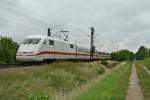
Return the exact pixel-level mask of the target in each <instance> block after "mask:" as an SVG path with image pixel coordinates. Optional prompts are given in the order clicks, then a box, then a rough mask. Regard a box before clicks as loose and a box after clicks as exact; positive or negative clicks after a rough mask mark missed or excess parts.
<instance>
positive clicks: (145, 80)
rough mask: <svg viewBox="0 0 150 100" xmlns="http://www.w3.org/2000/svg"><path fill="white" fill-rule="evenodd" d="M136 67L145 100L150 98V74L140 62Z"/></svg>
mask: <svg viewBox="0 0 150 100" xmlns="http://www.w3.org/2000/svg"><path fill="white" fill-rule="evenodd" d="M136 67H137V72H138V77H139V79H140V85H141V87H142V90H143V93H144V98H145V100H150V75H149V74H148V73H147V72H146V71H145V70H144V69H143V68H142V67H141V66H140V65H139V64H137V65H136Z"/></svg>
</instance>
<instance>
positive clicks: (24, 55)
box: [16, 44, 38, 62]
mask: <svg viewBox="0 0 150 100" xmlns="http://www.w3.org/2000/svg"><path fill="white" fill-rule="evenodd" d="M36 47H37V46H36V45H28V44H27V45H20V47H19V49H18V52H17V54H16V60H17V61H19V62H33V61H38V55H37V54H35V51H36Z"/></svg>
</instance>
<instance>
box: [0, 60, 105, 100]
mask: <svg viewBox="0 0 150 100" xmlns="http://www.w3.org/2000/svg"><path fill="white" fill-rule="evenodd" d="M104 72H105V70H104V68H103V67H102V66H101V65H100V63H93V64H90V63H73V62H60V63H54V64H51V65H43V66H41V67H34V68H20V69H4V70H0V100H48V99H49V100H50V99H53V97H54V95H55V94H57V92H62V93H67V92H70V91H72V90H73V89H74V88H76V87H79V86H81V85H82V84H85V83H87V82H88V81H89V80H92V79H93V78H96V77H98V76H99V75H101V74H103V73H104Z"/></svg>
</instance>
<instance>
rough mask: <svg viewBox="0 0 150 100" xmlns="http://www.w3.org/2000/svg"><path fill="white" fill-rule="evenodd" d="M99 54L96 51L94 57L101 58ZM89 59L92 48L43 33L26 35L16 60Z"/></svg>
mask: <svg viewBox="0 0 150 100" xmlns="http://www.w3.org/2000/svg"><path fill="white" fill-rule="evenodd" d="M98 55H99V53H97V52H95V53H94V56H93V59H95V60H96V59H99V58H100V57H99V56H98ZM89 59H90V49H87V48H85V47H81V46H79V45H77V44H75V43H72V42H69V41H63V40H60V39H56V38H52V37H48V36H41V35H32V36H28V37H26V38H25V39H24V41H23V42H22V43H21V45H20V47H19V49H18V51H17V54H16V60H17V61H19V62H43V61H53V60H89Z"/></svg>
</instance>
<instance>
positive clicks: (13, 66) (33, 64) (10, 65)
mask: <svg viewBox="0 0 150 100" xmlns="http://www.w3.org/2000/svg"><path fill="white" fill-rule="evenodd" d="M37 65H42V64H41V63H38V64H37V63H36V64H35V63H25V64H24V63H18V64H0V69H9V68H24V67H36V66H37Z"/></svg>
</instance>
